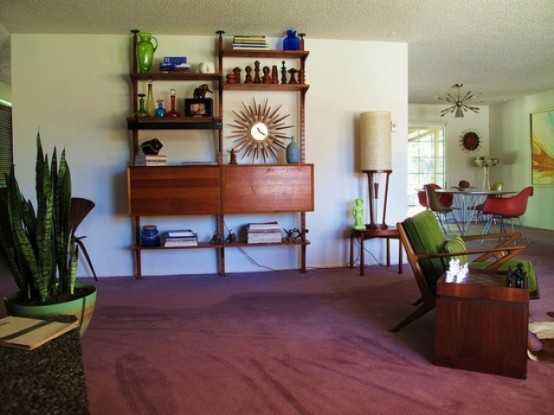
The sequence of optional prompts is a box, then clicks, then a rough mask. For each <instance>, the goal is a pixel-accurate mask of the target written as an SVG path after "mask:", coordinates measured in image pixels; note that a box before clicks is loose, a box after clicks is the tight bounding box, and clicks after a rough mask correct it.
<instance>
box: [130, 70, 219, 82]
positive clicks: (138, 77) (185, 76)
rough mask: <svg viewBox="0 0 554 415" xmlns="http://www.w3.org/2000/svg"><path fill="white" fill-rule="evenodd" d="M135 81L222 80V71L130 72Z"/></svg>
mask: <svg viewBox="0 0 554 415" xmlns="http://www.w3.org/2000/svg"><path fill="white" fill-rule="evenodd" d="M129 76H130V77H131V80H133V81H220V80H221V73H198V72H179V71H175V72H148V73H131V74H129Z"/></svg>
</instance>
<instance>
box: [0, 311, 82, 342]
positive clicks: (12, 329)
mask: <svg viewBox="0 0 554 415" xmlns="http://www.w3.org/2000/svg"><path fill="white" fill-rule="evenodd" d="M77 327H79V322H78V321H77V320H75V321H72V322H60V321H51V320H41V319H36V318H26V317H14V316H8V317H5V318H3V319H0V346H5V347H13V348H17V349H24V350H33V349H36V348H37V347H40V346H42V345H43V344H45V343H47V342H49V341H50V340H53V339H55V338H56V337H59V336H61V335H62V334H64V333H67V332H68V331H70V330H73V329H75V328H77Z"/></svg>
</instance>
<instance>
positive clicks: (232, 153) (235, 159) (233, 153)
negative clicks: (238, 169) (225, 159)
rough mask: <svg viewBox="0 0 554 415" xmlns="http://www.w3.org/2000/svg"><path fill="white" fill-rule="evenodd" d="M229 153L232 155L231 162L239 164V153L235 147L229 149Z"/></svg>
mask: <svg viewBox="0 0 554 415" xmlns="http://www.w3.org/2000/svg"><path fill="white" fill-rule="evenodd" d="M229 155H230V160H229V164H237V154H236V153H235V149H234V148H232V149H231V150H230V151H229Z"/></svg>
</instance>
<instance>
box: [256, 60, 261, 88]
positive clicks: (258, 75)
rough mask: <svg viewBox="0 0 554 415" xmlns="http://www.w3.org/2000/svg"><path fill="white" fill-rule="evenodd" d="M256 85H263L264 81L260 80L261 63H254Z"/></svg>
mask: <svg viewBox="0 0 554 415" xmlns="http://www.w3.org/2000/svg"><path fill="white" fill-rule="evenodd" d="M254 83H255V84H261V83H262V79H261V78H260V61H255V62H254Z"/></svg>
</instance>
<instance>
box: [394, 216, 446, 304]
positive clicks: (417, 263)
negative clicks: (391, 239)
mask: <svg viewBox="0 0 554 415" xmlns="http://www.w3.org/2000/svg"><path fill="white" fill-rule="evenodd" d="M398 230H399V233H400V238H401V240H402V246H404V249H405V250H406V254H407V256H408V261H409V262H410V266H411V267H412V270H413V271H414V275H415V277H416V280H418V285H419V288H420V291H421V290H422V289H423V290H425V289H430V290H431V291H433V292H434V289H435V286H436V282H437V280H438V279H439V278H440V277H441V276H442V275H443V274H444V273H445V272H446V266H445V263H444V261H443V260H442V259H440V258H431V259H419V257H418V256H417V254H436V253H439V252H443V250H444V246H445V243H446V238H445V235H444V232H443V231H442V228H441V226H440V224H439V222H438V220H437V218H436V216H435V215H434V213H433V212H431V211H430V210H426V211H424V212H420V213H418V214H417V215H414V216H412V217H410V218H407V219H406V220H404V222H401V223H399V224H398ZM420 279H421V281H420ZM425 286H426V287H427V288H425ZM422 293H423V292H422Z"/></svg>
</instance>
